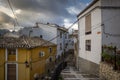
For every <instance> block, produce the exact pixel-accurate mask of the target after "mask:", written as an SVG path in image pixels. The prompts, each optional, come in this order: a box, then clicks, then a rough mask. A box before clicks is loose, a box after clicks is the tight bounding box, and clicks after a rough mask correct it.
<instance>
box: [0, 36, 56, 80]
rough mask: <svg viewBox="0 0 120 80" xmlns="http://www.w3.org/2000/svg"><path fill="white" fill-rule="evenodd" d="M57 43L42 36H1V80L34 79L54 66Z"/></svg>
mask: <svg viewBox="0 0 120 80" xmlns="http://www.w3.org/2000/svg"><path fill="white" fill-rule="evenodd" d="M55 56H56V45H55V44H53V43H51V42H48V41H45V40H43V39H40V38H25V37H20V38H13V37H11V38H10V37H6V38H5V37H2V38H0V80H34V77H36V76H39V77H42V76H44V75H45V74H46V73H47V72H50V71H51V70H52V69H53V68H54V63H55Z"/></svg>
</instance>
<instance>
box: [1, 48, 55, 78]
mask: <svg viewBox="0 0 120 80" xmlns="http://www.w3.org/2000/svg"><path fill="white" fill-rule="evenodd" d="M51 48H52V53H49V47H37V48H32V49H22V48H19V49H18V61H17V64H18V80H34V78H33V76H34V74H35V73H38V74H40V75H42V74H44V73H45V71H46V59H48V58H49V56H53V57H54V60H55V55H56V46H54V47H51ZM40 51H43V52H45V56H43V57H40V56H39V52H40ZM25 61H28V63H29V67H26V65H25ZM4 62H5V49H0V65H1V64H3V63H4ZM4 78H5V64H4V65H3V66H0V80H5V79H4Z"/></svg>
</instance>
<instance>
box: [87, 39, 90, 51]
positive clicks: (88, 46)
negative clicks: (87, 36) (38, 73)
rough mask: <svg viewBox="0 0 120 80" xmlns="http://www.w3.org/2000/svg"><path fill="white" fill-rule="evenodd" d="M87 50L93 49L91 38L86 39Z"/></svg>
mask: <svg viewBox="0 0 120 80" xmlns="http://www.w3.org/2000/svg"><path fill="white" fill-rule="evenodd" d="M86 51H91V40H86Z"/></svg>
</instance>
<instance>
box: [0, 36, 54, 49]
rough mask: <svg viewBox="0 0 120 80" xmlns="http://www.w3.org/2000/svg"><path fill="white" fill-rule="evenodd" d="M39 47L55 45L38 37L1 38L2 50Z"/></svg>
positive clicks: (0, 46)
mask: <svg viewBox="0 0 120 80" xmlns="http://www.w3.org/2000/svg"><path fill="white" fill-rule="evenodd" d="M38 46H55V44H53V43H51V42H49V41H46V40H43V39H41V38H37V37H34V38H29V37H19V38H14V37H0V48H34V47H38Z"/></svg>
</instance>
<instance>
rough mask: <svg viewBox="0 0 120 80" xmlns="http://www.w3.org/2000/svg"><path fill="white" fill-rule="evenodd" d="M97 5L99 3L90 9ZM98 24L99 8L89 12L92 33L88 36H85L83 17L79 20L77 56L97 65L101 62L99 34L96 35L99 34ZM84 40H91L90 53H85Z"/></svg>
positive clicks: (99, 27) (99, 17)
mask: <svg viewBox="0 0 120 80" xmlns="http://www.w3.org/2000/svg"><path fill="white" fill-rule="evenodd" d="M99 4H100V2H98V3H96V4H95V5H94V6H93V7H92V8H94V7H95V6H98V5H99ZM92 8H90V9H88V10H87V11H86V12H85V13H83V15H84V14H86V13H87V12H89V11H90V10H91V9H92ZM81 16H82V15H81ZM81 16H80V17H81ZM80 17H79V18H80ZM100 23H101V10H100V9H99V8H96V9H95V10H93V11H92V12H91V25H92V26H91V27H92V30H91V31H92V33H91V34H90V35H85V16H84V17H82V18H81V19H80V20H79V56H80V57H81V58H84V59H86V60H89V61H91V62H94V63H97V64H99V63H100V61H101V44H102V43H101V33H100V34H97V33H98V32H101V26H100ZM86 40H91V51H86V48H85V41H86Z"/></svg>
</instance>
